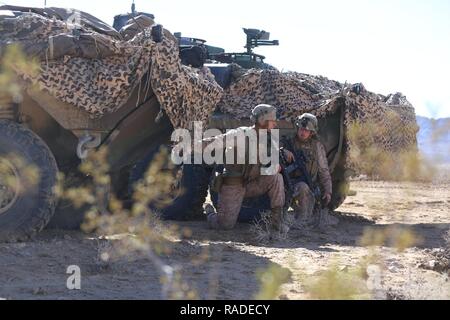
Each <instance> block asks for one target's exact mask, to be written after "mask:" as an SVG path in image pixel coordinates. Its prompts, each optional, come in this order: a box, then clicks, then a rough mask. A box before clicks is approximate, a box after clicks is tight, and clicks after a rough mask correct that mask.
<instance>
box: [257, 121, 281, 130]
mask: <svg viewBox="0 0 450 320" xmlns="http://www.w3.org/2000/svg"><path fill="white" fill-rule="evenodd" d="M276 127H277V122H276V121H273V120H267V121H264V122H262V123H261V124H260V125H259V128H260V129H266V130H268V131H270V130H272V129H275V128H276Z"/></svg>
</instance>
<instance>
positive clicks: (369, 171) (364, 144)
mask: <svg viewBox="0 0 450 320" xmlns="http://www.w3.org/2000/svg"><path fill="white" fill-rule="evenodd" d="M392 121H393V123H391V126H390V127H380V126H379V125H378V124H377V123H375V122H358V121H355V122H352V123H351V124H350V125H349V127H348V131H347V135H348V141H349V145H350V148H349V160H350V162H351V163H352V165H353V166H354V167H355V169H356V170H355V171H356V172H358V173H359V174H365V175H368V176H369V177H370V178H372V179H376V180H396V181H432V180H433V179H434V177H435V175H436V173H437V169H436V167H435V165H434V164H433V163H431V162H430V161H428V160H426V159H425V158H424V157H422V156H421V155H420V154H419V152H418V150H417V146H416V144H410V145H409V146H408V147H404V146H402V145H400V144H405V143H404V142H398V143H399V145H398V146H396V145H395V144H393V142H390V145H388V144H387V142H386V140H388V139H386V137H388V136H389V135H394V134H395V135H396V136H399V135H401V134H400V133H398V132H395V129H396V128H397V127H398V126H405V124H402V123H398V124H396V123H395V121H397V122H398V119H397V118H393V120H392ZM411 126H412V124H411ZM403 130H404V131H412V130H413V128H411V129H407V128H406V129H405V128H403Z"/></svg>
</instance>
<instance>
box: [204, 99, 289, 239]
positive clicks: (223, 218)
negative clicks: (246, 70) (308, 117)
mask: <svg viewBox="0 0 450 320" xmlns="http://www.w3.org/2000/svg"><path fill="white" fill-rule="evenodd" d="M252 120H253V121H254V122H255V125H254V126H252V127H241V128H238V129H235V130H231V131H229V132H228V133H226V134H223V135H220V136H216V137H214V138H211V139H209V142H212V141H216V140H217V139H222V141H223V140H225V139H228V138H230V137H232V136H235V135H236V134H237V133H239V132H240V133H244V134H246V133H247V132H248V131H249V130H254V131H255V133H256V135H255V136H256V137H257V141H256V143H257V150H258V151H257V152H256V154H257V155H258V156H257V159H256V161H254V162H253V161H249V159H250V157H249V147H252V146H250V145H249V144H247V143H246V144H245V148H246V150H245V154H246V157H245V161H243V162H242V163H244V164H238V163H237V162H235V163H230V164H228V163H225V165H224V167H225V170H224V173H223V174H222V175H219V176H218V177H216V178H215V181H214V183H213V185H214V186H213V187H214V189H215V191H216V192H218V196H219V201H218V208H217V213H215V212H212V213H210V214H209V215H208V223H209V225H210V226H211V227H212V228H216V229H232V228H234V226H235V225H236V222H237V220H238V217H239V212H240V210H241V206H242V202H243V200H244V198H247V197H257V196H260V195H263V194H268V196H269V198H270V203H271V216H270V222H271V227H272V228H273V229H274V230H277V231H284V232H287V230H286V228H287V226H285V224H284V222H283V207H284V199H285V193H284V184H283V177H282V176H281V174H280V173H279V166H277V168H276V169H275V171H273V172H272V173H269V174H267V175H266V174H262V170H261V169H263V171H264V168H263V165H262V164H261V161H260V157H259V149H260V147H261V145H262V144H264V143H265V144H266V146H267V145H268V144H270V143H269V141H270V138H269V139H266V141H260V135H259V133H260V131H261V130H263V129H265V130H267V132H269V134H268V136H269V135H270V130H272V129H274V128H275V127H276V125H277V117H276V108H275V107H273V106H270V105H258V106H256V107H255V108H254V109H253V110H252ZM233 139H234V138H233ZM261 140H262V139H261ZM207 141H208V140H207ZM254 147H255V146H254V145H253V148H254ZM236 148H237V146H234V150H232V151H231V152H234V153H236ZM227 152H230V150H227ZM278 152H279V149H278V147H277V150H276V153H277V158H278ZM235 159H236V157H235ZM209 209H210V208H209Z"/></svg>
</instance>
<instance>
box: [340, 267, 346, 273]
mask: <svg viewBox="0 0 450 320" xmlns="http://www.w3.org/2000/svg"><path fill="white" fill-rule="evenodd" d="M339 271H341V272H347V271H348V266H341V267H339Z"/></svg>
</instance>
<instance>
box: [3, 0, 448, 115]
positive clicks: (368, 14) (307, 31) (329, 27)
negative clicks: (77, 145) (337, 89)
mask: <svg viewBox="0 0 450 320" xmlns="http://www.w3.org/2000/svg"><path fill="white" fill-rule="evenodd" d="M131 2H132V1H131V0H109V1H98V0H96V1H94V0H77V1H73V0H47V6H56V7H73V8H75V9H80V10H83V11H86V12H89V13H91V14H93V15H95V16H97V17H98V18H100V19H102V20H104V21H105V22H108V23H109V24H112V21H113V17H114V15H116V14H118V13H126V12H129V11H130V6H131ZM0 3H3V4H5V3H6V4H14V5H24V6H38V7H42V6H43V5H44V0H13V1H5V0H0ZM136 7H137V9H138V10H139V11H145V12H150V13H153V14H154V15H155V16H156V20H157V22H158V23H161V24H163V25H164V26H165V27H166V28H167V29H169V30H170V31H172V32H176V31H181V32H182V33H183V35H186V36H192V37H197V38H203V39H205V40H208V43H209V44H211V45H216V46H220V47H223V48H226V49H227V51H241V50H243V45H244V42H245V35H244V33H243V32H242V29H241V28H242V27H249V28H258V29H264V30H267V31H270V32H271V36H272V39H278V40H280V46H279V47H267V48H260V49H257V52H258V53H261V54H264V55H266V56H267V62H269V63H271V64H273V65H275V66H276V67H278V68H279V69H282V70H285V71H286V70H292V71H299V72H304V73H310V74H318V75H323V76H326V77H328V78H330V79H334V80H338V81H341V82H344V81H348V82H352V83H355V82H362V83H363V84H364V85H365V86H366V88H367V89H369V90H371V91H375V92H377V93H381V94H385V95H386V94H388V93H393V92H397V91H400V92H402V93H403V94H405V95H406V96H407V98H408V99H409V100H410V101H411V102H412V103H413V105H414V106H415V108H416V111H417V114H419V115H424V116H429V117H450V88H448V86H449V84H450V81H449V80H448V79H449V77H450V1H449V0H376V1H375V0H338V1H336V0H314V1H310V0H301V1H300V0H295V1H294V0H276V1H269V0H259V1H256V0H227V1H225V0H220V1H219V0H191V1H187V0H136Z"/></svg>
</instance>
